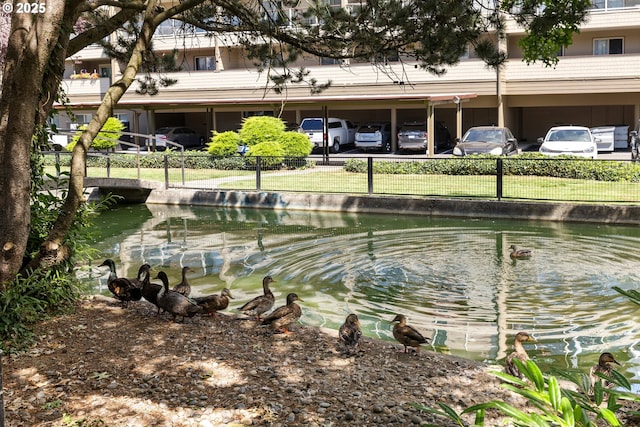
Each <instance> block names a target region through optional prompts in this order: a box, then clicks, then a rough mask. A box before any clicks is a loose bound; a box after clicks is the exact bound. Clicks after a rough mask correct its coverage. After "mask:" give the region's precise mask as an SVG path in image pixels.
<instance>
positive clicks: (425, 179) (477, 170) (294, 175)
mask: <svg viewBox="0 0 640 427" xmlns="http://www.w3.org/2000/svg"><path fill="white" fill-rule="evenodd" d="M127 155H128V156H130V157H131V156H133V155H132V154H123V153H101V154H96V156H99V158H100V159H101V160H100V162H99V164H98V165H93V166H92V165H91V162H89V167H88V169H87V176H89V177H112V178H125V177H126V178H142V179H149V180H156V181H164V184H165V187H166V188H188V189H202V190H229V191H231V190H241V191H272V192H305V193H343V194H365V195H385V196H415V197H448V198H474V199H498V200H539V201H544V200H548V201H566V202H585V203H586V202H595V203H620V204H638V203H639V202H640V163H635V162H632V161H630V160H574V159H566V158H544V159H531V158H520V157H518V156H514V157H508V158H474V157H466V158H428V157H415V156H402V155H388V156H351V155H349V156H340V155H333V156H331V158H329V159H327V158H322V157H319V158H314V157H310V158H307V159H282V158H278V159H274V158H267V157H258V158H243V157H239V156H235V157H229V158H213V157H212V156H210V155H207V154H204V153H171V154H160V153H156V161H155V163H154V162H151V161H150V159H149V158H147V157H146V156H145V155H144V154H143V155H142V156H140V154H138V153H136V155H135V156H136V161H135V163H131V164H132V165H133V166H129V167H122V166H121V165H122V164H123V163H124V162H123V159H119V156H127ZM94 163H95V162H94ZM145 163H152V164H153V166H145ZM283 164H284V165H285V167H282V165H283ZM137 165H140V166H139V167H140V168H141V169H138V170H136V169H137V167H136V166H137ZM274 165H277V167H275V166H274Z"/></svg>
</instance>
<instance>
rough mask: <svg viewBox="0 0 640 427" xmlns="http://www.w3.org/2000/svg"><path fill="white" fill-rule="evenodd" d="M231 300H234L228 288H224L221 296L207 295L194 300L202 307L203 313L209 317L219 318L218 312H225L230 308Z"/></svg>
mask: <svg viewBox="0 0 640 427" xmlns="http://www.w3.org/2000/svg"><path fill="white" fill-rule="evenodd" d="M229 298H231V299H233V297H232V296H231V291H230V290H229V289H227V288H224V289H223V290H222V291H221V292H220V295H216V294H213V295H205V296H202V297H195V298H192V299H193V300H194V301H195V302H196V304H198V305H199V306H201V307H202V311H203V313H206V314H207V315H208V316H217V314H216V312H217V311H219V310H224V309H225V308H227V307H229Z"/></svg>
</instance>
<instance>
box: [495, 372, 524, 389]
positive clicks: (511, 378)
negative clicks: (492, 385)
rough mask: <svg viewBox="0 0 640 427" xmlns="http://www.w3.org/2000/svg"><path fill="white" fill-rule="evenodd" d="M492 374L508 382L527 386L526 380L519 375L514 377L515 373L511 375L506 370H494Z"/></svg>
mask: <svg viewBox="0 0 640 427" xmlns="http://www.w3.org/2000/svg"><path fill="white" fill-rule="evenodd" d="M491 374H492V375H494V376H496V377H497V378H499V379H501V380H503V381H505V382H508V383H510V384H514V385H516V386H519V387H526V386H527V382H526V381H524V380H521V379H520V378H518V377H514V376H513V375H509V374H507V373H506V372H492V373H491Z"/></svg>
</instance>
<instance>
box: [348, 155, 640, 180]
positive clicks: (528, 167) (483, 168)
mask: <svg viewBox="0 0 640 427" xmlns="http://www.w3.org/2000/svg"><path fill="white" fill-rule="evenodd" d="M497 159H498V156H488V155H482V156H467V157H462V158H446V159H430V160H416V161H406V162H396V161H375V162H373V172H374V173H377V174H416V175H428V174H433V175H495V174H496V168H497V161H496V160H497ZM502 164H503V169H502V174H503V175H534V176H548V177H554V178H572V179H586V180H594V181H626V182H640V163H635V162H620V161H610V162H609V161H597V160H591V159H581V158H577V157H572V156H558V157H554V158H551V157H547V156H545V155H543V154H538V153H525V154H522V155H519V156H517V157H503V158H502ZM344 169H345V171H347V172H355V173H366V172H367V161H366V160H361V159H350V160H347V161H346V162H345V164H344Z"/></svg>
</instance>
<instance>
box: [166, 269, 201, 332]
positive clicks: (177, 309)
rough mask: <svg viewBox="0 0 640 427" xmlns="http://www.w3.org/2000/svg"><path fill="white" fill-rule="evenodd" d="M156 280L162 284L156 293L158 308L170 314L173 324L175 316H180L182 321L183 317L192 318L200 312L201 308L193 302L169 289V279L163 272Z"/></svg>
mask: <svg viewBox="0 0 640 427" xmlns="http://www.w3.org/2000/svg"><path fill="white" fill-rule="evenodd" d="M157 279H160V280H161V281H162V284H163V288H162V289H161V290H160V292H159V293H158V307H160V308H161V309H163V310H164V311H167V312H169V313H171V316H173V321H174V322H175V321H176V317H177V316H182V321H184V318H185V317H193V316H195V315H196V314H198V313H201V312H202V307H200V306H199V305H198V304H196V303H195V302H194V301H192V300H191V299H189V298H187V297H185V296H184V295H182V294H180V293H178V292H176V291H173V290H171V289H169V278H168V277H167V274H166V273H165V272H164V271H160V272H159V273H158V276H157Z"/></svg>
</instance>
